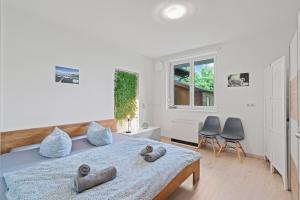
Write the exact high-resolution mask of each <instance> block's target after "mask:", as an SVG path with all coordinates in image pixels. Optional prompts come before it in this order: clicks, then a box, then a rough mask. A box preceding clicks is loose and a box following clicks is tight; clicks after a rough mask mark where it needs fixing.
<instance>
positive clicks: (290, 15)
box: [6, 0, 300, 57]
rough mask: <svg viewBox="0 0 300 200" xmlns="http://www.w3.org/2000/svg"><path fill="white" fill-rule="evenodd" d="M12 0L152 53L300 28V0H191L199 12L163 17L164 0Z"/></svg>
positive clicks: (26, 8) (103, 37)
mask: <svg viewBox="0 0 300 200" xmlns="http://www.w3.org/2000/svg"><path fill="white" fill-rule="evenodd" d="M6 1H7V2H9V6H14V7H16V8H18V9H22V10H24V11H26V12H31V13H33V14H34V15H37V16H39V17H42V18H44V19H46V20H49V21H51V22H52V23H61V25H63V26H66V27H69V28H71V29H72V30H74V31H80V32H81V33H84V34H88V35H90V36H91V37H95V38H98V39H99V40H103V41H106V42H109V43H114V44H117V45H122V46H125V47H127V48H130V49H132V50H133V51H136V52H139V53H141V54H143V55H146V56H149V57H159V56H163V55H167V54H171V53H176V52H180V51H184V50H188V49H193V48H199V47H203V46H207V45H211V44H216V43H224V42H228V41H232V40H237V39H242V38H245V37H251V36H253V35H257V34H261V33H265V32H268V31H271V30H280V29H284V28H285V27H287V26H289V27H290V26H295V27H296V18H297V17H296V16H297V12H298V10H299V8H300V0H189V2H190V3H191V4H192V5H193V6H194V9H195V12H194V15H193V16H191V17H189V18H186V19H182V20H179V21H176V22H162V21H158V20H156V19H155V16H154V14H153V13H154V10H155V9H156V7H157V6H159V5H160V4H161V3H163V2H166V1H163V0H26V1H24V0H6ZM186 1H187V0H186ZM173 2H178V1H176V0H175V1H174V0H173Z"/></svg>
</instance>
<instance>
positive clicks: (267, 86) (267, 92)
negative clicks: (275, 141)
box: [264, 66, 273, 160]
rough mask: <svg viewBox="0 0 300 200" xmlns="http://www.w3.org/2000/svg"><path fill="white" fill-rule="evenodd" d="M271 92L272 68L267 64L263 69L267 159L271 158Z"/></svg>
mask: <svg viewBox="0 0 300 200" xmlns="http://www.w3.org/2000/svg"><path fill="white" fill-rule="evenodd" d="M272 92H273V88H272V68H271V66H268V67H267V68H266V69H265V71H264V121H265V123H264V149H265V156H266V157H267V159H268V160H272V157H271V156H272V147H271V145H272V142H270V141H271V139H272V136H271V133H272V132H271V131H272Z"/></svg>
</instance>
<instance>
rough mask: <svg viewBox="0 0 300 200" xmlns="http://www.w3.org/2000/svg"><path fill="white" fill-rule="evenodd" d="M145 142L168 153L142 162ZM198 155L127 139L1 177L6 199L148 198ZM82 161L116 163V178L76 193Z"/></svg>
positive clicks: (114, 164) (105, 163) (155, 143)
mask: <svg viewBox="0 0 300 200" xmlns="http://www.w3.org/2000/svg"><path fill="white" fill-rule="evenodd" d="M148 144H150V145H151V146H153V147H154V148H157V147H158V146H164V147H165V148H166V149H167V152H168V153H167V154H166V155H165V156H163V157H161V158H160V159H158V160H157V161H156V162H153V163H149V162H146V161H145V160H144V158H143V157H142V156H140V155H139V153H140V150H141V149H142V148H143V147H145V145H148ZM200 157H201V156H200V154H199V153H196V152H194V151H191V150H187V149H183V148H180V147H176V146H173V145H168V144H163V143H160V142H156V141H152V140H147V139H142V138H141V139H139V138H136V139H133V138H129V139H127V140H124V141H122V142H119V143H118V144H111V145H107V146H103V147H96V148H93V149H91V150H88V151H84V152H82V153H79V154H76V155H72V156H68V157H65V158H59V159H56V160H52V161H46V162H42V163H40V164H37V165H36V166H33V167H30V168H25V169H22V170H18V171H13V172H10V173H5V174H4V178H5V181H6V184H7V187H8V188H9V190H8V192H7V198H8V199H9V200H10V199H30V200H37V199H45V200H56V199H93V200H98V199H99V200H104V199H105V200H106V199H110V200H119V199H122V200H140V199H144V200H150V199H153V198H154V197H155V196H156V195H157V194H158V193H159V192H160V191H161V189H162V188H163V187H164V186H166V185H167V184H168V183H169V182H170V181H171V180H172V179H173V178H174V177H175V176H176V174H178V173H179V172H180V171H181V170H182V169H183V168H184V167H186V166H187V165H188V164H190V163H192V162H193V161H195V160H197V159H200ZM82 162H84V163H86V164H88V165H89V166H91V168H99V167H100V168H101V167H105V166H116V167H117V168H118V177H117V178H115V179H114V180H112V181H109V182H107V183H106V184H102V185H99V186H96V187H93V188H91V189H89V190H87V191H84V192H82V193H80V194H77V193H76V192H75V191H74V190H73V179H74V176H76V174H77V169H78V166H79V165H80V164H81V163H82Z"/></svg>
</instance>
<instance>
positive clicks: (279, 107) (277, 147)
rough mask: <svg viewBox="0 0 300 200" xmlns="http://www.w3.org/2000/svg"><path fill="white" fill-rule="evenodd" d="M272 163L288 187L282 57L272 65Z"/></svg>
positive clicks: (284, 81)
mask: <svg viewBox="0 0 300 200" xmlns="http://www.w3.org/2000/svg"><path fill="white" fill-rule="evenodd" d="M271 67H272V87H273V93H272V136H271V137H272V140H271V141H272V143H273V145H272V162H271V163H272V165H273V166H274V167H275V168H276V169H277V171H278V172H279V173H280V174H281V175H282V177H283V181H284V187H285V188H286V189H287V130H286V68H285V58H284V57H282V58H280V59H279V60H277V61H275V62H274V63H273V64H272V65H271Z"/></svg>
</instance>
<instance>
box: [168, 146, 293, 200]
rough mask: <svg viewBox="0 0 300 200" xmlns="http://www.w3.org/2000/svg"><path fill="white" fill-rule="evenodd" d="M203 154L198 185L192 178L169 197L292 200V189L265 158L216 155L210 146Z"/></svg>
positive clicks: (228, 199)
mask: <svg viewBox="0 0 300 200" xmlns="http://www.w3.org/2000/svg"><path fill="white" fill-rule="evenodd" d="M165 142H168V141H165ZM174 144H175V143H174ZM180 146H183V147H186V148H192V147H189V146H185V145H180ZM200 153H201V154H202V155H203V158H202V159H201V166H200V168H201V169H200V172H201V174H200V181H199V183H198V185H197V186H196V187H195V188H194V187H193V184H192V181H193V180H192V177H189V178H188V179H187V180H186V181H185V182H184V183H183V184H182V185H181V187H180V188H178V189H177V190H176V191H175V192H174V193H173V194H172V195H171V197H170V198H169V200H292V196H291V192H288V191H284V190H283V183H282V179H281V177H280V176H279V175H278V174H271V173H270V170H269V165H268V163H266V162H265V161H264V160H262V159H257V158H243V159H242V161H238V159H237V157H236V154H233V153H230V152H228V153H226V152H225V153H223V154H221V156H220V157H215V156H214V155H213V153H212V150H211V149H209V148H203V149H201V150H200Z"/></svg>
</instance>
